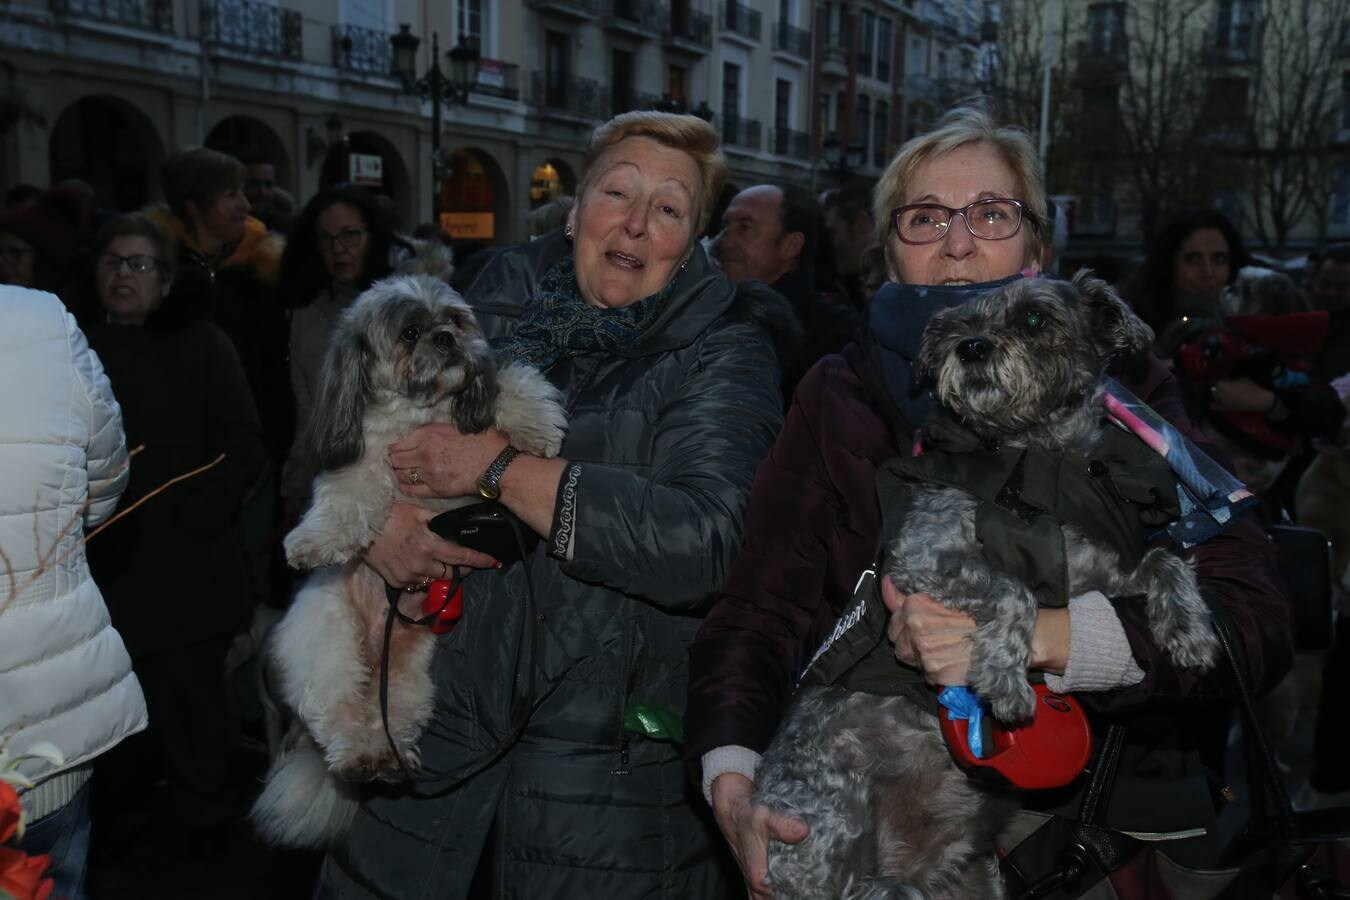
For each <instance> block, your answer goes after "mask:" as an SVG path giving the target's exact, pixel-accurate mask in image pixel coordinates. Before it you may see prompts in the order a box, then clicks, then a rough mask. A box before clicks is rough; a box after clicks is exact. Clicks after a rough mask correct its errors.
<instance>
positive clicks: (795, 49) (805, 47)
mask: <svg viewBox="0 0 1350 900" xmlns="http://www.w3.org/2000/svg"><path fill="white" fill-rule="evenodd" d="M773 49H775V50H782V51H783V52H784V53H791V54H792V55H793V56H800V57H801V58H802V59H810V58H811V32H809V31H807V30H805V29H803V28H798V27H797V26H795V25H791V24H789V23H787V22H779V23H778V24H777V25H776V26H775V27H774V29H773Z"/></svg>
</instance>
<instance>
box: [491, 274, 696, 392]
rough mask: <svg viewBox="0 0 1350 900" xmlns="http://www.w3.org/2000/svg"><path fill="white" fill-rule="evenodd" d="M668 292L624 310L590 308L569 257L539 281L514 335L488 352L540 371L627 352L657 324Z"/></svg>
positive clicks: (522, 311)
mask: <svg viewBox="0 0 1350 900" xmlns="http://www.w3.org/2000/svg"><path fill="white" fill-rule="evenodd" d="M673 291H674V282H673V281H672V282H671V284H669V285H667V286H666V287H665V288H663V289H662V290H661V291H659V292H657V293H655V294H653V295H652V296H650V297H646V298H644V299H642V300H639V301H637V302H636V303H630V304H629V305H628V306H624V307H620V308H618V309H608V308H605V307H597V306H591V305H590V304H589V303H587V302H586V301H585V299H584V298H583V297H582V296H581V290H580V289H579V288H578V287H577V272H576V258H575V257H574V256H573V254H571V253H569V254H567V255H566V256H564V257H563V258H562V259H560V260H558V262H557V263H555V264H554V265H553V266H552V267H551V268H549V269H548V271H546V272H545V273H544V274H543V276H542V277H541V278H540V279H539V285H538V286H537V287H536V288H535V291H534V295H533V296H532V297H530V299H529V300H527V301H525V305H524V306H523V307H522V308H521V312H520V324H519V325H518V326H517V327H516V331H515V334H513V335H511V336H510V337H507V338H499V339H497V340H495V341H493V348H494V349H495V350H497V352H498V355H499V356H500V357H502V359H503V360H506V361H512V362H527V363H530V364H531V365H533V366H535V367H536V368H538V369H541V370H546V369H548V368H549V367H550V366H552V365H553V364H554V363H555V362H557V361H558V360H559V359H561V358H563V357H566V356H580V355H581V354H584V353H593V352H596V351H606V352H612V351H615V350H622V349H626V348H628V347H631V346H632V345H633V344H634V343H636V341H637V339H638V338H639V337H640V336H641V335H642V333H643V332H644V331H646V330H647V327H648V326H650V325H651V324H652V322H654V321H656V317H657V316H658V315H659V314H660V312H661V310H662V308H663V307H664V306H665V304H666V300H667V299H669V297H670V295H671V294H672V293H673Z"/></svg>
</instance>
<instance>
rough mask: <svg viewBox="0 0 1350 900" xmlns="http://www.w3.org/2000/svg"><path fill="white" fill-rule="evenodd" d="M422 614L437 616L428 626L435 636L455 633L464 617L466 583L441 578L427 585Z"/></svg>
mask: <svg viewBox="0 0 1350 900" xmlns="http://www.w3.org/2000/svg"><path fill="white" fill-rule="evenodd" d="M452 591H453V593H452ZM422 613H423V615H425V616H435V618H434V619H432V620H431V621H430V622H429V623H428V624H427V627H428V628H430V629H431V631H432V633H433V634H448V633H450V632H451V631H454V630H455V626H456V625H458V624H459V620H460V618H462V617H463V615H464V583H463V582H462V581H461V580H460V579H459V578H458V577H456V578H454V579H450V578H439V579H437V580H436V581H433V582H432V583H431V584H429V585H427V595H426V596H425V597H423V598H422Z"/></svg>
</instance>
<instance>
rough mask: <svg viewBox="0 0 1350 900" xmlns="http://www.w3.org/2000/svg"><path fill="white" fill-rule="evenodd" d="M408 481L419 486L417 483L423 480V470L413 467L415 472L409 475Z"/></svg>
mask: <svg viewBox="0 0 1350 900" xmlns="http://www.w3.org/2000/svg"><path fill="white" fill-rule="evenodd" d="M408 480H409V481H411V482H412V483H413V484H417V482H419V481H421V480H422V470H421V469H419V468H417V467H416V466H413V470H412V471H411V472H409V473H408Z"/></svg>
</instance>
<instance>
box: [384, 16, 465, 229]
mask: <svg viewBox="0 0 1350 900" xmlns="http://www.w3.org/2000/svg"><path fill="white" fill-rule="evenodd" d="M389 43H390V45H391V46H392V48H393V52H394V62H393V66H394V74H395V75H397V76H398V77H399V80H401V81H402V82H403V89H404V90H405V91H406V92H407V93H409V94H416V95H417V96H419V97H421V98H422V99H424V100H430V101H431V177H432V181H433V182H434V183H435V186H436V187H435V193H434V194H433V195H432V198H431V208H432V211H433V212H434V213H435V215H436V224H437V225H439V224H440V222H441V181H442V179H443V178H444V177H445V160H444V159H442V158H441V104H442V103H445V105H446V106H451V105H454V104H456V103H459V104H464V103H467V102H468V100H469V87H470V86H471V85H472V84H473V83H474V82H475V81H477V80H478V58H479V52H478V39H477V38H476V37H475V38H466V37H465V36H464V35H460V38H459V43H458V44H456V45H455V48H454V49H453V50H451V51H450V52H449V53H447V54H445V57H446V60H447V63H448V65H449V67H450V77H449V78H446V77H445V73H443V72H442V71H441V59H440V58H441V47H440V38H439V36H438V35H437V34H436V32H434V31H433V32H432V33H431V68H430V69H428V70H427V73H426V74H425V75H423V76H422V77H421V78H418V77H417V48H418V46H419V45H420V44H421V43H422V40H421V39H420V38H419V37H417V35H415V34H413V33H412V26H411V25H407V24H403V23H400V24H399V26H398V34H395V35H390V37H389Z"/></svg>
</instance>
